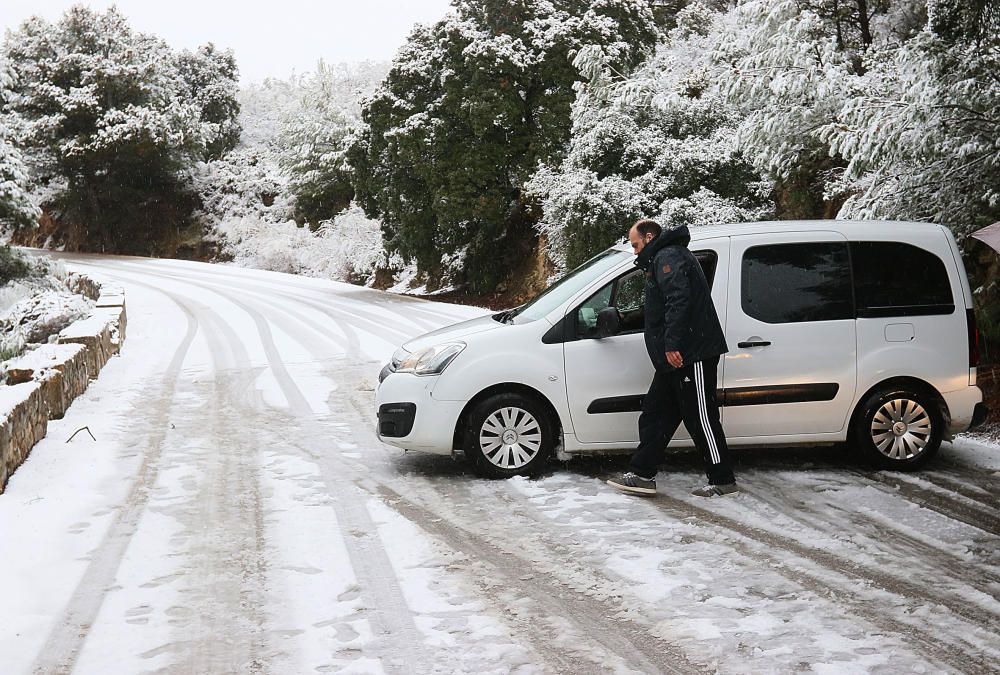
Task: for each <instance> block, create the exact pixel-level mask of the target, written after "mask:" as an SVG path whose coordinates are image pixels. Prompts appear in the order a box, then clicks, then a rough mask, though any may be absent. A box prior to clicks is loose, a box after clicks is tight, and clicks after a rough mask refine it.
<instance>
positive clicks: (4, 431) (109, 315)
mask: <svg viewBox="0 0 1000 675" xmlns="http://www.w3.org/2000/svg"><path fill="white" fill-rule="evenodd" d="M71 287H72V288H74V290H76V291H77V292H82V293H87V294H88V295H90V296H91V297H93V298H95V299H96V306H95V307H94V308H93V310H92V311H91V314H90V316H88V317H87V318H85V319H81V320H79V321H76V322H74V323H72V324H70V325H69V326H67V327H66V328H64V329H63V330H62V331H61V332H60V333H59V335H58V337H57V338H56V342H55V343H54V344H43V345H38V346H37V347H36V348H35V349H32V350H30V351H28V352H26V353H25V354H23V355H21V356H19V357H17V358H14V359H10V360H8V361H5V362H4V363H3V364H0V368H2V370H3V371H4V374H5V377H6V384H0V494H2V493H3V491H4V488H5V487H6V485H7V481H8V480H9V478H10V476H11V474H13V473H14V470H15V469H17V467H18V466H20V465H21V464H22V463H23V462H24V460H25V459H26V458H27V456H28V453H29V452H31V448H32V447H34V445H35V443H37V442H38V441H39V440H41V439H42V438H44V436H45V433H46V430H47V428H48V421H49V420H50V419H59V418H61V417H62V416H63V415H64V414H65V413H66V409H67V408H69V406H70V404H71V403H72V402H73V400H74V399H75V398H76V397H77V396H79V395H80V394H82V393H83V392H84V391H85V390H86V388H87V385H88V384H89V382H90V380H92V379H94V378H95V377H97V375H98V373H100V371H101V368H103V367H104V364H106V363H107V362H108V360H109V359H110V358H111V357H112V356H113V355H114V354H116V353H118V351H119V349H120V348H121V343H122V341H123V340H124V339H125V318H126V313H125V295H124V293H123V292H121V291H120V290H118V289H110V288H109V289H108V292H106V293H104V294H101V293H100V286H99V285H97V284H96V283H94V282H93V281H91V280H90V279H87V278H86V277H82V276H80V275H76V281H75V283H74V285H73V286H71Z"/></svg>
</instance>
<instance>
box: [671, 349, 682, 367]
mask: <svg viewBox="0 0 1000 675" xmlns="http://www.w3.org/2000/svg"><path fill="white" fill-rule="evenodd" d="M667 363H669V364H670V365H672V366H673V367H674V368H683V367H684V357H682V356H681V353H680V352H667Z"/></svg>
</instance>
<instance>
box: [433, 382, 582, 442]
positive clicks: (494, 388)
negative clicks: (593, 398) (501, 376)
mask: <svg viewBox="0 0 1000 675" xmlns="http://www.w3.org/2000/svg"><path fill="white" fill-rule="evenodd" d="M496 394H521V395H522V396H527V397H530V398H532V399H534V400H536V401H537V402H538V403H539V404H540V405H541V406H542V407H543V408H544V409H545V411H546V413H547V415H548V417H549V420H550V421H551V422H552V424H553V425H554V428H555V430H556V438H557V439H561V438H562V433H563V423H562V418H560V417H559V412H558V411H557V410H556V407H555V406H554V405H552V401H550V400H549V398H548V397H547V396H546V395H545V394H543V393H542V392H540V391H538V390H537V389H535V388H534V387H531V386H528V385H526V384H521V383H519V382H501V383H498V384H494V385H491V386H489V387H486V388H485V389H483V390H482V391H480V392H479V393H478V394H476V395H475V396H473V397H472V398H471V399H469V402H468V403H466V404H465V407H463V408H462V412H461V414H459V416H458V422H456V423H455V430H454V432H453V437H452V448H455V449H461V448H462V437H463V436H464V435H465V428H466V426H467V425H468V423H469V415H470V413H471V412H472V411H473V410H474V409H475V408H476V406H477V405H479V403H480V402H481V401H484V400H486V399H487V398H489V397H490V396H494V395H496Z"/></svg>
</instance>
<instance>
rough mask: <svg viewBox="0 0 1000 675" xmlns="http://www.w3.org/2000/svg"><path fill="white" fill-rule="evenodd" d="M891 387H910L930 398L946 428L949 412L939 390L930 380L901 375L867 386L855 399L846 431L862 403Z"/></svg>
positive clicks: (852, 425) (855, 417)
mask: <svg viewBox="0 0 1000 675" xmlns="http://www.w3.org/2000/svg"><path fill="white" fill-rule="evenodd" d="M893 388H900V389H910V390H911V391H913V392H914V393H917V394H923V395H924V396H926V397H927V398H929V399H930V400H932V401H934V403H935V404H936V405H937V406H938V409H939V410H940V411H941V417H942V418H943V419H944V423H945V428H946V429H947V427H948V424H949V422H950V420H951V412H950V411H949V409H948V403H947V401H945V400H944V396H942V395H941V392H939V391H938V390H937V388H936V387H935V386H934V385H932V384H931V383H930V382H927V381H926V380H921V379H920V378H919V377H912V376H906V375H901V376H896V377H889V378H886V379H884V380H880V381H879V382H877V383H875V384H874V385H872V386H871V387H869V388H868V390H867V391H865V392H864V393H863V394H862V395H861V396H859V397H858V398H857V399H856V400H855V402H854V409H853V411H852V412H851V418H850V420H849V421H848V426H847V431H848V433H850V430H851V429H853V428H854V425H855V424H856V423H857V420H858V415H861V414H862V413H863V412H864V410H863V408H864V404H865V402H866V401H867V400H868V399H869V398H870V397H871V396H872V394H874V393H875V392H876V391H879V390H884V389H893Z"/></svg>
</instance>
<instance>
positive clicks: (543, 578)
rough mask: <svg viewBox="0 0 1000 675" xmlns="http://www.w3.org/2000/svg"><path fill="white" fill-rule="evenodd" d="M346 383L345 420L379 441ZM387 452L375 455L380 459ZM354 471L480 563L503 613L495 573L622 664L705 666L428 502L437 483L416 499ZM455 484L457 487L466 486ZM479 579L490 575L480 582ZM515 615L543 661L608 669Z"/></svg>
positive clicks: (664, 668)
mask: <svg viewBox="0 0 1000 675" xmlns="http://www.w3.org/2000/svg"><path fill="white" fill-rule="evenodd" d="M348 389H349V391H351V392H352V393H353V395H349V396H348V399H347V401H346V403H347V405H349V406H350V407H351V408H353V411H348V412H349V413H352V416H353V417H354V421H353V423H352V427H353V428H355V429H359V430H361V433H362V434H363V435H364V438H363V442H365V443H367V444H371V445H372V446H374V447H376V448H378V445H379V442H378V440H377V438H376V437H375V435H374V433H373V431H372V430H373V429H374V422H373V421H372V420H371V418H370V415H371V410H370V408H371V406H370V402H363V401H361V400H359V398H358V396H357V394H358V393H359V392H358V391H357V390H356V389H351V388H348ZM366 404H368V405H366ZM387 458H388V455H386V459H387ZM386 459H383V460H382V461H381V462H380V463H382V464H386V463H387V461H386ZM355 466H357V465H355ZM356 474H357V477H356V478H355V482H356V483H357V484H358V485H359V486H361V487H362V488H363V489H365V490H366V491H367V492H370V493H372V494H374V495H376V496H378V497H380V498H381V499H382V500H383V501H384V502H385V503H386V504H387V505H388V506H389V507H391V508H392V509H393V510H395V511H397V512H398V513H400V515H402V516H403V517H405V518H406V519H407V520H409V521H411V522H413V523H414V524H415V525H417V526H418V527H419V528H420V529H422V530H424V532H426V533H427V534H428V535H430V536H431V537H433V538H434V539H436V540H438V541H440V542H442V543H443V544H444V545H445V546H447V547H448V548H451V549H453V550H456V551H460V552H462V553H464V554H465V555H466V556H468V557H470V558H471V559H472V560H475V561H480V562H482V563H484V564H486V565H487V567H488V572H489V576H487V577H484V576H480V577H479V583H478V584H477V585H479V587H480V590H481V592H483V593H484V594H485V595H486V596H487V597H490V598H491V599H492V600H493V602H494V603H495V605H494V606H497V607H505V608H507V613H508V616H510V617H511V618H514V619H516V615H515V614H514V613H512V612H511V609H510V607H511V599H510V598H504V597H503V593H502V591H498V590H497V589H496V588H495V587H493V585H492V583H493V582H494V581H497V580H502V581H503V587H504V588H509V589H517V591H518V593H519V594H521V595H523V596H525V597H528V598H530V599H531V602H532V603H533V604H536V605H538V610H537V611H532V612H530V613H531V614H535V615H540V616H541V617H542V618H543V619H544V617H546V616H554V617H563V618H565V619H567V620H568V621H569V623H570V625H571V628H572V629H573V630H575V631H577V632H578V633H579V635H580V637H581V638H582V640H583V642H584V643H586V641H590V642H591V643H592V644H596V645H600V647H601V648H602V649H603V650H604V651H605V652H607V654H609V655H612V656H613V657H617V658H618V659H620V660H621V662H622V664H623V665H625V666H627V667H628V668H631V669H633V670H637V671H639V672H646V673H653V672H657V673H699V672H707V670H706V668H705V667H704V666H702V665H700V664H697V663H694V662H692V661H690V660H689V659H688V657H687V656H686V654H684V652H683V651H681V650H680V649H678V648H677V647H676V646H675V645H672V644H670V643H669V642H667V641H665V640H663V639H662V638H660V637H657V636H655V635H653V634H652V633H650V632H649V631H648V630H647V629H646V628H645V627H644V626H642V625H640V624H638V623H636V622H635V621H634V620H632V619H631V618H629V617H626V616H624V610H623V608H622V607H621V606H620V605H617V604H615V603H614V602H611V601H608V600H602V599H600V598H596V597H593V596H591V595H587V594H584V593H582V592H580V591H579V590H577V589H575V588H572V587H570V586H568V585H565V584H563V583H561V582H560V581H559V580H558V579H557V578H556V577H555V576H554V575H552V574H550V572H549V571H547V570H544V569H541V568H539V566H538V565H537V564H536V563H535V562H533V561H532V560H529V559H528V558H526V557H525V555H524V550H523V549H522V548H521V546H520V542H519V540H518V539H511V538H507V539H504V538H503V537H501V538H499V539H489V538H486V537H484V536H483V535H482V534H481V533H479V532H477V531H476V530H475V529H473V528H470V527H468V526H467V525H466V524H463V523H460V522H458V521H457V518H459V517H460V516H459V514H461V512H462V511H461V509H460V508H449V509H442V508H441V505H440V503H437V504H436V503H435V502H436V501H437V502H439V501H440V497H441V496H442V495H440V494H437V487H429V486H428V488H426V489H425V490H423V492H424V495H423V499H421V498H420V497H419V496H418V495H417V492H418V491H417V490H414V488H415V487H416V486H415V485H413V484H412V483H411V484H409V485H408V494H407V495H405V496H404V495H403V494H401V493H400V492H399V491H398V490H397V489H396V488H395V487H394V486H393V485H392V484H390V483H389V482H388V481H386V480H383V479H381V478H380V477H378V476H377V475H375V474H374V472H371V471H363V470H361V467H358V468H357V469H356ZM454 487H455V488H456V489H458V490H460V491H461V490H464V489H465V488H466V487H467V486H465V485H457V486H454ZM470 503H471V502H470ZM549 553H550V555H552V556H554V557H555V558H556V559H559V560H560V561H561V563H563V564H567V565H573V564H574V563H575V561H574V560H572V557H571V555H562V556H560V555H559V554H558V553H557V552H555V551H552V549H551V546H550V547H549ZM485 579H489V581H490V583H484V580H485ZM554 586H555V587H554ZM519 623H520V625H519V628H520V632H521V634H522V638H523V639H526V640H528V641H529V642H530V643H531V644H532V646H533V651H535V652H536V653H538V654H539V655H540V656H543V657H544V658H546V659H552V657H553V656H555V657H556V658H557V661H556V663H553V664H551V665H550V667H551V668H553V669H554V670H555V671H556V672H570V673H577V672H602V671H604V670H612V669H613V668H612V667H611V666H610V664H608V663H607V661H605V662H604V666H605V667H604V668H597V667H595V669H594V670H593V671H585V670H582V668H583V665H582V664H581V659H583V660H589V659H588V654H587V653H586V651H581V652H580V653H579V654H578V655H576V656H574V657H573V659H572V660H570V661H568V662H567V661H566V660H565V659H562V658H561V656H560V655H558V654H556V655H553V654H551V651H552V650H551V646H550V645H551V643H553V642H558V640H559V638H561V637H563V636H561V635H559V634H557V633H555V632H549V633H547V634H545V635H542V636H539V635H537V634H534V633H535V632H537V631H538V630H539V629H540V628H541V625H540V624H538V623H524V622H523V621H519ZM554 630H557V629H551V628H550V631H554ZM563 648H564V649H568V650H572V649H573V646H572V645H566V646H564V647H563Z"/></svg>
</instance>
